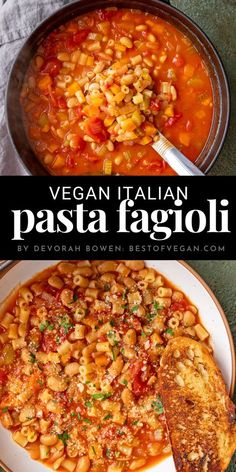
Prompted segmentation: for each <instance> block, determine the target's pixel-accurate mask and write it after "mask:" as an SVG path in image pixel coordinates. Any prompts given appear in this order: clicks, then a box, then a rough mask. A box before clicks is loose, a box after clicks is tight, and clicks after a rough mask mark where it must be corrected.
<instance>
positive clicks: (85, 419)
mask: <svg viewBox="0 0 236 472" xmlns="http://www.w3.org/2000/svg"><path fill="white" fill-rule="evenodd" d="M83 421H84V422H85V423H88V424H92V421H91V420H89V419H88V418H84V419H83Z"/></svg>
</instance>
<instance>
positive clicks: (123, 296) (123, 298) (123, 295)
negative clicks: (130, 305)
mask: <svg viewBox="0 0 236 472" xmlns="http://www.w3.org/2000/svg"><path fill="white" fill-rule="evenodd" d="M127 291H128V289H127V288H126V289H125V290H124V292H123V293H122V297H121V298H122V300H125V299H126V296H127Z"/></svg>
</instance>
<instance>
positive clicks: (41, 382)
mask: <svg viewBox="0 0 236 472" xmlns="http://www.w3.org/2000/svg"><path fill="white" fill-rule="evenodd" d="M37 383H38V384H39V385H40V387H43V386H44V381H43V380H42V379H38V380H37Z"/></svg>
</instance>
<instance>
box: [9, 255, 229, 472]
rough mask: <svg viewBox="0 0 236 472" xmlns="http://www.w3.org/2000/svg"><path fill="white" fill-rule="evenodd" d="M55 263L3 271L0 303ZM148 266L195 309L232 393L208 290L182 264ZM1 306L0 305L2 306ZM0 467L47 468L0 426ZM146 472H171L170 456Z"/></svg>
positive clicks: (225, 348)
mask: <svg viewBox="0 0 236 472" xmlns="http://www.w3.org/2000/svg"><path fill="white" fill-rule="evenodd" d="M57 262H59V261H21V262H19V263H17V264H16V265H14V266H13V267H12V268H10V269H9V270H8V272H6V274H5V275H4V276H3V278H2V279H1V281H0V301H1V302H4V300H5V299H6V297H7V296H8V295H9V293H10V292H11V291H13V290H14V289H15V287H16V286H19V285H21V284H23V283H24V282H26V281H27V280H29V279H31V278H32V277H33V276H34V275H36V274H37V273H38V272H41V271H42V270H43V269H45V268H46V267H50V266H51V265H54V264H56V263H57ZM145 262H146V264H147V265H148V266H149V267H154V268H155V269H156V270H157V271H159V272H160V273H161V274H163V275H164V276H165V277H166V278H167V279H169V280H170V281H171V282H172V283H173V284H174V285H175V286H176V287H178V288H179V289H181V290H182V291H183V292H184V293H185V294H186V295H187V296H188V297H189V298H190V300H191V301H192V303H193V304H194V305H196V306H197V307H198V309H199V313H200V317H201V320H202V322H203V325H204V326H205V327H206V329H207V330H208V331H209V332H210V334H211V344H212V347H213V350H214V356H215V359H216V362H217V364H218V365H219V367H220V369H221V372H222V374H223V377H224V380H225V383H226V386H227V389H228V391H229V393H230V394H232V393H233V389H234V379H235V353H234V344H233V340H232V336H231V333H230V329H229V326H228V323H227V319H226V316H225V314H224V312H223V310H222V308H221V306H220V304H219V302H218V301H217V299H216V298H215V296H214V294H213V293H212V291H211V290H210V289H209V287H208V286H207V284H206V283H205V282H204V281H203V280H202V278H201V277H200V276H199V275H198V274H197V273H196V272H195V271H194V270H193V269H192V268H191V267H190V266H188V265H187V264H186V263H185V262H178V261H145ZM3 306H4V303H3ZM0 444H1V450H0V465H1V466H2V467H3V469H5V470H6V471H7V472H22V470H23V471H24V472H32V468H33V470H34V472H45V471H46V470H47V471H48V470H49V469H48V468H47V467H45V466H44V465H43V464H41V463H40V462H37V461H32V460H31V459H30V457H29V455H28V453H27V452H26V451H25V450H24V449H22V448H21V447H20V446H17V445H16V444H15V443H14V442H13V440H12V439H11V434H10V433H9V432H8V431H7V430H6V429H4V428H2V427H1V426H0ZM148 470H149V472H166V471H167V470H168V472H175V466H174V462H173V459H172V457H171V456H170V457H168V458H167V459H165V460H164V461H162V462H160V463H159V464H157V465H155V466H152V467H150V468H149V469H148Z"/></svg>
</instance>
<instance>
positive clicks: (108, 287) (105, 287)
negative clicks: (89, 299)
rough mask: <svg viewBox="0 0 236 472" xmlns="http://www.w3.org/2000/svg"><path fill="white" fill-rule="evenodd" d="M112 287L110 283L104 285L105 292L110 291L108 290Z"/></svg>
mask: <svg viewBox="0 0 236 472" xmlns="http://www.w3.org/2000/svg"><path fill="white" fill-rule="evenodd" d="M110 287H111V286H110V284H105V285H104V290H105V292H108V290H110Z"/></svg>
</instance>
